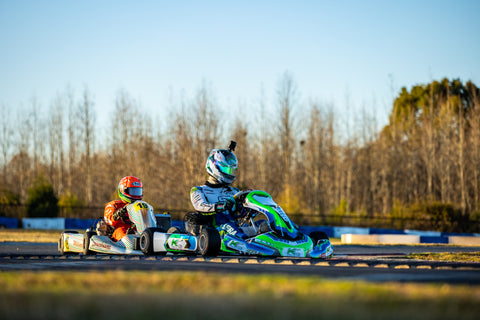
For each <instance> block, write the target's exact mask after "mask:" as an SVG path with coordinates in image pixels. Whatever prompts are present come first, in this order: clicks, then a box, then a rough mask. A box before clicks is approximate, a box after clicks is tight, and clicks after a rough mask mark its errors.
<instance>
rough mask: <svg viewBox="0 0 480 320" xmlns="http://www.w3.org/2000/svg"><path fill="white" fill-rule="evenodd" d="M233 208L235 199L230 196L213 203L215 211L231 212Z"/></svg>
mask: <svg viewBox="0 0 480 320" xmlns="http://www.w3.org/2000/svg"><path fill="white" fill-rule="evenodd" d="M234 210H235V199H233V198H232V197H230V198H228V199H227V200H225V201H221V202H218V203H217V204H215V212H224V211H228V212H232V211H234Z"/></svg>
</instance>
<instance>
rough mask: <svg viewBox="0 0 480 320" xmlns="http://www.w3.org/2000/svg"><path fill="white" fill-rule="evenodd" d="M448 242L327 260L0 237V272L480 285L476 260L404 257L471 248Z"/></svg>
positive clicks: (359, 248) (341, 249)
mask: <svg viewBox="0 0 480 320" xmlns="http://www.w3.org/2000/svg"><path fill="white" fill-rule="evenodd" d="M473 251H476V252H478V251H480V247H459V246H448V245H432V246H428V245H421V246H401V245H392V246H388V245H378V246H376V245H338V246H335V254H334V256H333V258H331V259H328V260H316V259H303V258H265V257H262V258H260V257H251V256H219V257H201V256H186V255H170V254H169V255H166V256H123V255H104V254H98V255H89V256H84V255H63V256H62V255H60V254H59V253H58V251H57V244H55V243H30V242H29V243H27V242H0V272H1V271H22V270H23V271H26V270H31V271H92V270H97V271H99V270H142V271H147V270H154V271H204V272H217V273H242V274H264V273H265V274H286V275H309V276H320V277H324V278H326V279H336V280H364V281H373V282H384V281H398V282H420V283H433V282H435V283H452V284H453V283H455V284H470V285H479V284H480V263H473V262H472V263H468V262H441V261H425V260H411V259H405V258H404V257H403V256H404V255H405V254H409V253H420V252H473Z"/></svg>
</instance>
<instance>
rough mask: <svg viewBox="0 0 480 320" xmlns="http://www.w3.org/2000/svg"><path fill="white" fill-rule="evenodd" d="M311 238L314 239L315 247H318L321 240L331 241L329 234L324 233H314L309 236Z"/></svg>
mask: <svg viewBox="0 0 480 320" xmlns="http://www.w3.org/2000/svg"><path fill="white" fill-rule="evenodd" d="M309 237H310V238H311V239H312V241H313V243H314V245H316V244H317V243H318V241H319V240H324V239H326V240H329V239H328V236H327V234H326V233H325V232H323V231H313V232H311V233H310V234H309Z"/></svg>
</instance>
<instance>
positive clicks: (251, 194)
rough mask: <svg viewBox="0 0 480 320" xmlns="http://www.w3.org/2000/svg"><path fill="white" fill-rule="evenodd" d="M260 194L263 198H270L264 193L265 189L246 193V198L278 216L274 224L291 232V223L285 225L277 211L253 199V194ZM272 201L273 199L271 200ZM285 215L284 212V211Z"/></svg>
mask: <svg viewBox="0 0 480 320" xmlns="http://www.w3.org/2000/svg"><path fill="white" fill-rule="evenodd" d="M255 195H257V196H261V197H265V198H270V199H271V198H272V197H271V196H270V195H269V194H268V193H266V192H265V191H260V190H258V191H254V192H250V193H249V194H248V195H247V200H248V201H249V202H251V203H253V204H255V205H257V206H259V207H262V208H264V209H266V210H268V212H270V213H271V214H272V215H274V216H278V217H279V218H280V219H275V224H276V225H277V226H278V227H280V228H285V229H287V230H288V231H289V232H293V231H294V230H293V225H291V226H290V227H288V226H287V224H286V223H285V221H284V220H283V219H282V217H281V216H280V214H279V213H278V212H276V211H275V209H273V208H272V207H271V206H267V205H264V204H263V203H260V202H258V201H257V200H255V199H254V198H253V196H255ZM272 201H273V200H272ZM285 215H286V213H285Z"/></svg>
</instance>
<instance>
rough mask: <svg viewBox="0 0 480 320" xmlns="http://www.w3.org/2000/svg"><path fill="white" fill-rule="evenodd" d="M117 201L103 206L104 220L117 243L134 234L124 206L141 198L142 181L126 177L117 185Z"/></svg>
mask: <svg viewBox="0 0 480 320" xmlns="http://www.w3.org/2000/svg"><path fill="white" fill-rule="evenodd" d="M118 196H119V197H120V199H119V200H113V201H110V202H109V203H107V204H106V205H105V213H104V220H105V222H106V223H107V224H108V225H110V226H112V227H113V228H115V231H113V234H112V239H113V240H114V241H118V240H120V239H122V238H123V237H124V236H125V235H127V234H134V233H135V229H134V228H135V227H134V225H133V223H132V222H131V221H130V219H129V218H128V213H127V208H126V206H127V205H128V204H129V203H132V202H135V201H137V200H142V198H143V185H142V181H140V179H138V178H137V177H133V176H126V177H123V178H122V179H121V180H120V182H119V183H118Z"/></svg>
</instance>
